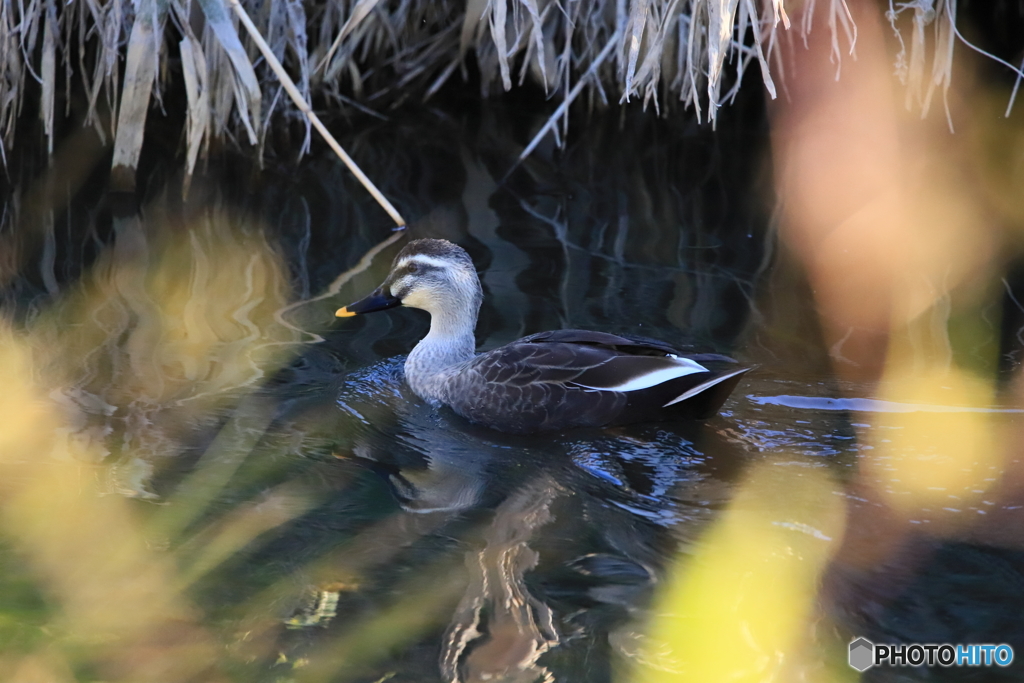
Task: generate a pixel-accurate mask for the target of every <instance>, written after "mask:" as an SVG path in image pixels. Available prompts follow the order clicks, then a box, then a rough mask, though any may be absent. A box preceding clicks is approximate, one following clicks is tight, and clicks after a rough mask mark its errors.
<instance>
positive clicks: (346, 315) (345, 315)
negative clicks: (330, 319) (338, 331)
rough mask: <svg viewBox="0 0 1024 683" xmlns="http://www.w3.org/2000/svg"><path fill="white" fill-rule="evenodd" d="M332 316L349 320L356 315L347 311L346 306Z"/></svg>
mask: <svg viewBox="0 0 1024 683" xmlns="http://www.w3.org/2000/svg"><path fill="white" fill-rule="evenodd" d="M334 315H335V316H336V317H338V318H351V317H352V316H354V315H356V314H355V313H353V312H352V311H350V310H348V306H342V307H341V308H339V309H338V310H337V311H336V312H335V313H334Z"/></svg>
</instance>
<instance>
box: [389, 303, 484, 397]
mask: <svg viewBox="0 0 1024 683" xmlns="http://www.w3.org/2000/svg"><path fill="white" fill-rule="evenodd" d="M474 327H476V311H475V310H474V311H469V310H467V309H464V308H459V309H445V310H443V311H435V312H432V313H431V316H430V332H428V333H427V336H425V337H424V338H423V339H421V340H420V342H419V343H418V344H417V345H416V347H415V348H413V350H412V351H411V352H410V353H409V357H408V358H407V359H406V361H405V377H406V380H407V381H408V382H409V386H410V387H411V388H412V390H413V392H415V393H416V394H417V395H418V396H420V397H421V398H424V399H427V400H430V401H437V400H441V398H442V397H441V390H442V388H443V386H442V385H443V377H442V373H443V372H444V370H446V369H447V368H450V367H452V366H454V365H458V364H459V363H462V362H464V361H467V360H469V359H470V358H472V357H473V356H474V355H475V353H476V338H475V337H474V336H473V328H474Z"/></svg>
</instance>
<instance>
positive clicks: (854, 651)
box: [850, 638, 875, 671]
mask: <svg viewBox="0 0 1024 683" xmlns="http://www.w3.org/2000/svg"><path fill="white" fill-rule="evenodd" d="M874 664H875V644H874V643H872V642H871V641H870V640H868V639H867V638H857V640H854V641H852V642H851V643H850V666H851V667H853V668H854V669H856V670H857V671H867V670H868V669H870V668H871V667H872V666H874Z"/></svg>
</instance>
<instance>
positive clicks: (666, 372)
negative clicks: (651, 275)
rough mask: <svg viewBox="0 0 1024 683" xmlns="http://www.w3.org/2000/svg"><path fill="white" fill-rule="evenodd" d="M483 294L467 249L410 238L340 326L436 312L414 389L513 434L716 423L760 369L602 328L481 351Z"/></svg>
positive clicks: (410, 373) (414, 364)
mask: <svg viewBox="0 0 1024 683" xmlns="http://www.w3.org/2000/svg"><path fill="white" fill-rule="evenodd" d="M482 303H483V287H482V286H481V284H480V278H479V277H478V275H477V272H476V267H475V266H474V264H473V260H472V259H471V258H470V256H469V254H468V253H467V252H466V250H465V249H463V248H462V247H460V246H458V245H457V244H454V243H452V242H449V241H447V240H443V239H417V240H413V241H410V242H409V243H408V244H406V245H405V246H404V247H403V248H402V250H401V251H400V252H399V253H398V255H397V256H395V259H394V261H393V262H392V265H391V271H390V272H389V274H388V276H387V278H386V279H385V280H384V283H383V284H381V286H380V287H377V288H376V289H375V290H373V292H371V293H370V294H369V295H368V296H366V297H365V298H363V299H360V300H359V301H356V302H355V303H351V304H349V305H347V306H344V307H342V308H340V309H338V311H337V312H336V314H335V315H336V316H337V317H339V318H348V317H351V316H356V315H365V314H368V313H374V312H377V311H384V310H388V309H391V308H395V307H397V306H406V307H410V308H418V309H421V310H424V311H426V312H427V313H429V314H430V330H429V332H428V333H427V335H426V336H425V337H423V339H421V340H420V341H419V343H417V344H416V346H415V347H414V348H413V349H412V351H411V352H410V353H409V355H408V357H407V358H406V360H405V364H404V372H405V381H406V383H407V384H408V387H409V388H410V389H411V390H412V392H413V393H414V394H415V395H416V396H418V397H420V398H421V399H423V400H424V401H427V402H428V403H430V404H432V405H433V406H437V407H440V406H447V407H448V408H450V409H451V410H452V411H454V412H455V413H456V414H458V415H460V416H462V417H463V418H465V419H467V420H469V421H470V422H473V423H476V424H479V425H484V426H486V427H490V428H491V429H494V430H497V431H500V432H507V433H512V434H536V433H541V432H554V431H562V430H566V429H571V428H577V427H606V426H612V425H623V424H629V423H636V422H659V421H667V420H683V419H707V418H710V417H712V416H714V415H715V414H716V413H717V412H718V410H719V409H720V408H721V406H722V404H723V403H724V402H725V400H726V398H728V396H729V394H730V393H731V392H732V390H733V389H734V388H735V387H736V385H737V383H738V382H739V381H740V379H741V377H742V376H743V374H744V373H746V372H747V371H748V370H749V369H750V368H748V367H738V363H737V361H736V360H734V359H733V358H730V357H728V356H724V355H721V354H717V353H686V352H682V351H680V350H678V349H676V348H675V347H672V346H670V345H668V344H665V343H663V342H660V341H657V340H653V339H645V338H641V337H633V336H627V335H620V334H612V333H608V332H597V331H592V330H574V329H565V330H553V331H548V332H540V333H537V334H531V335H529V336H526V337H523V338H522V339H519V340H517V341H514V342H511V343H509V344H506V345H504V346H501V347H498V348H496V349H493V350H490V351H485V352H482V353H477V351H476V339H475V336H474V330H475V328H476V323H477V317H478V314H479V311H480V306H481V304H482Z"/></svg>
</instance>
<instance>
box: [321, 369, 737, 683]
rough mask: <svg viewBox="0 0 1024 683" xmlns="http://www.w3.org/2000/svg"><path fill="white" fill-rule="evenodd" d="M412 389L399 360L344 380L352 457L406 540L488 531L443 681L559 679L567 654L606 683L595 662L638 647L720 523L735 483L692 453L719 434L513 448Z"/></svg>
mask: <svg viewBox="0 0 1024 683" xmlns="http://www.w3.org/2000/svg"><path fill="white" fill-rule="evenodd" d="M402 380H403V372H402V359H388V360H384V361H381V362H379V363H377V364H375V365H372V366H370V367H367V368H364V369H362V370H359V371H356V372H354V373H352V374H351V375H349V376H348V377H347V378H346V379H345V382H344V384H343V385H342V389H341V392H340V395H339V397H338V399H337V407H338V408H339V409H340V410H339V411H338V414H339V416H340V418H341V419H344V420H345V421H346V422H347V423H348V425H347V426H346V428H345V429H343V430H338V431H339V432H344V433H347V434H349V435H351V436H350V438H351V441H350V442H349V443H348V444H347V445H345V446H343V447H342V448H341V449H340V450H341V451H342V452H344V453H347V454H351V455H352V456H354V458H355V460H356V461H357V462H359V463H362V464H363V465H365V466H367V467H368V468H369V469H370V470H372V471H373V472H375V473H376V474H378V475H379V476H381V477H382V478H383V479H384V481H386V482H387V484H388V486H389V488H390V490H391V492H392V493H393V494H394V496H395V498H396V499H397V501H398V503H399V504H400V506H401V512H398V513H397V515H398V516H404V517H406V518H407V520H408V526H415V527H416V528H417V529H419V530H420V531H421V532H422V533H423V534H425V535H432V536H438V537H440V536H444V535H446V534H449V533H459V532H457V531H456V532H453V531H451V529H452V528H453V526H454V528H456V529H457V528H459V526H458V525H459V524H460V521H461V523H462V524H464V523H465V521H466V520H467V519H470V520H473V521H474V522H475V526H474V527H473V528H472V530H471V531H470V532H468V534H467V533H466V532H465V531H463V532H462V533H461V534H460V538H461V539H462V540H461V541H460V545H464V544H468V545H469V546H470V547H469V548H468V549H465V550H464V551H463V553H464V556H463V561H462V564H463V566H464V567H465V575H464V576H465V579H464V584H462V585H463V588H462V590H461V597H460V598H459V599H458V603H457V605H455V606H454V608H453V612H452V613H451V617H450V619H448V625H447V627H446V628H445V631H444V633H443V634H439V638H440V653H439V660H440V661H439V668H440V672H441V674H442V676H443V679H444V680H446V681H452V682H455V681H459V682H468V681H484V680H491V681H535V680H548V681H553V680H556V679H560V675H558V674H557V671H558V670H559V669H560V668H561V666H555V665H553V664H551V663H549V662H548V661H546V660H547V658H546V657H545V653H549V652H551V651H552V650H555V649H557V650H558V652H559V653H560V654H559V656H558V657H557V661H559V662H563V664H562V666H564V662H566V661H570V660H571V661H572V662H573V664H572V670H574V671H584V670H586V669H587V667H588V666H589V667H592V668H594V672H595V674H596V672H598V671H605V672H606V671H607V669H606V667H607V656H605V657H596V658H595V657H594V656H593V654H594V653H593V648H594V647H598V648H600V649H601V650H602V651H603V652H605V654H606V655H610V654H611V653H610V651H609V650H608V648H609V647H610V645H609V643H611V642H630V638H629V637H622V638H610V634H611V633H612V632H614V631H616V630H621V629H627V630H629V629H631V628H633V625H632V624H633V618H634V617H638V616H639V615H642V614H643V613H644V612H645V610H646V608H647V603H648V601H649V599H650V596H651V589H652V587H653V584H654V583H655V582H656V577H657V576H658V575H659V574H660V573H661V572H662V571H663V569H664V567H665V565H666V564H667V563H668V561H669V558H670V557H671V554H672V552H674V550H675V549H676V544H677V541H678V539H679V538H686V537H694V536H696V535H697V534H698V533H699V529H700V528H703V526H704V524H705V523H706V522H707V521H708V520H709V519H710V515H711V514H712V513H711V508H710V507H709V506H708V501H709V500H714V499H715V498H716V496H718V495H719V494H718V493H716V489H718V487H716V486H715V485H714V484H711V481H712V479H715V480H717V481H719V482H720V481H721V480H722V473H721V472H717V473H716V475H715V477H712V476H711V474H710V473H709V471H708V470H709V463H708V462H707V461H706V459H705V457H704V456H703V454H702V449H699V448H697V447H696V446H695V442H696V441H697V440H699V439H700V438H701V435H704V434H705V433H706V431H707V430H703V429H701V428H700V426H699V425H695V424H689V425H686V429H669V428H667V427H653V426H650V427H646V426H645V427H633V428H631V429H630V430H629V432H627V433H622V432H620V433H610V432H608V431H607V430H597V429H593V430H585V429H584V430H573V431H572V432H569V433H566V434H560V435H556V436H551V435H548V436H545V437H543V438H542V437H534V436H517V435H507V434H502V433H499V432H496V431H494V430H491V429H488V428H484V427H480V426H475V425H472V424H469V423H466V422H465V421H464V420H462V419H461V418H459V417H458V416H455V415H451V414H450V413H449V412H448V411H447V410H445V409H443V408H441V409H439V408H437V407H435V406H432V405H430V404H427V403H425V402H423V401H418V400H416V399H415V397H414V396H411V392H410V390H409V388H408V386H407V385H405V383H404V382H403V381H402ZM683 424H684V425H685V424H686V423H683ZM716 450H722V449H716ZM719 464H720V463H719ZM727 476H728V474H727ZM709 484H710V486H709ZM718 490H720V491H721V493H724V489H718ZM691 501H692V502H691ZM623 654H625V655H627V656H628V655H629V653H623ZM552 667H554V668H552Z"/></svg>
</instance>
